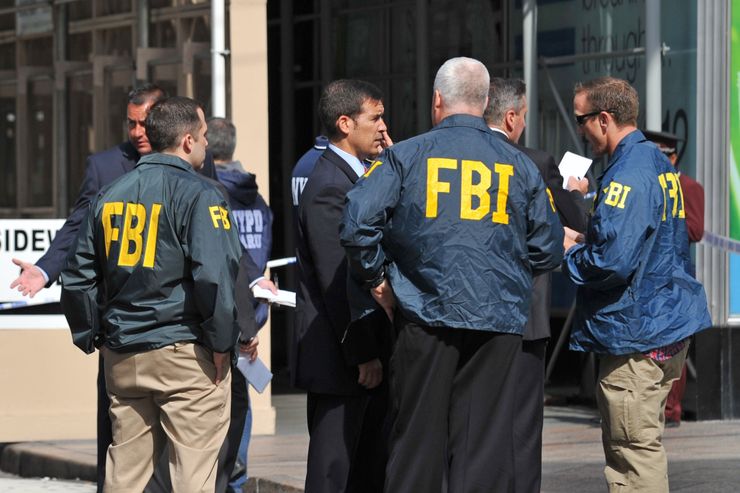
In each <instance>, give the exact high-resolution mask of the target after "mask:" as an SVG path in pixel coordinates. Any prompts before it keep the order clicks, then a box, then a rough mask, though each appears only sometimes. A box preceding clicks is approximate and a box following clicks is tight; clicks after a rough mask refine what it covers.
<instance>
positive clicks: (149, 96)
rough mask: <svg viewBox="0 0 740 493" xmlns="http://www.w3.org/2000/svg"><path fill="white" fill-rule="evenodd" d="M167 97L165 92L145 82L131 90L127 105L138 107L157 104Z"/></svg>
mask: <svg viewBox="0 0 740 493" xmlns="http://www.w3.org/2000/svg"><path fill="white" fill-rule="evenodd" d="M168 97H169V95H168V94H167V91H165V90H164V89H162V88H161V87H159V86H158V85H157V84H152V83H151V82H147V83H146V84H142V85H140V86H137V87H135V88H133V89H131V92H129V93H128V104H135V105H136V106H140V105H142V104H146V103H157V102H159V101H162V100H163V99H167V98H168Z"/></svg>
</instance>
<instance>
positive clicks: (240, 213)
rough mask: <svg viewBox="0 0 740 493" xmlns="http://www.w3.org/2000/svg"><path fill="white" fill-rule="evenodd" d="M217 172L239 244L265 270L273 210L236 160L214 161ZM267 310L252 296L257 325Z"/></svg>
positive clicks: (251, 175)
mask: <svg viewBox="0 0 740 493" xmlns="http://www.w3.org/2000/svg"><path fill="white" fill-rule="evenodd" d="M216 174H217V176H218V181H220V182H221V183H222V184H223V185H224V187H226V190H227V191H228V192H229V205H230V206H231V212H232V214H233V215H234V222H235V223H236V228H237V231H238V232H239V241H240V242H241V244H242V248H243V249H244V250H246V251H247V252H248V253H249V256H250V257H252V260H254V263H255V264H256V265H257V267H258V268H259V269H260V272H264V271H265V269H266V268H267V261H268V260H270V250H271V249H272V219H273V214H272V211H271V210H270V207H269V206H268V205H267V203H266V202H265V199H263V198H262V195H260V193H259V189H258V187H257V179H256V177H255V175H253V174H252V173H248V172H246V171H244V170H243V167H242V165H241V163H239V161H234V162H232V163H230V167H229V168H228V169H224V168H223V167H222V166H218V165H217V166H216ZM268 312H269V307H268V305H267V304H266V303H260V302H258V301H256V300H255V302H254V314H255V319H256V322H257V327H258V328H262V326H263V325H265V322H267V315H268Z"/></svg>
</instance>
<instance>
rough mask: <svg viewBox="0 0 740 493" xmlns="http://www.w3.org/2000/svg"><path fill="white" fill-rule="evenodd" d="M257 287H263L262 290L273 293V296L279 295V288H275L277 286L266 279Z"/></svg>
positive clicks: (259, 282)
mask: <svg viewBox="0 0 740 493" xmlns="http://www.w3.org/2000/svg"><path fill="white" fill-rule="evenodd" d="M257 286H259V287H261V288H262V289H267V290H269V291H271V292H272V294H275V295H276V294H278V290H277V286H275V284H273V282H272V281H271V280H269V279H268V278H266V277H264V278H262V279H260V280H259V281H257Z"/></svg>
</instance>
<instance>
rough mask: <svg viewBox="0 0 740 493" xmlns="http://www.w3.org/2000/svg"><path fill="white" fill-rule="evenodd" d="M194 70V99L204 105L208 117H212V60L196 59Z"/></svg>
mask: <svg viewBox="0 0 740 493" xmlns="http://www.w3.org/2000/svg"><path fill="white" fill-rule="evenodd" d="M193 68H194V71H193V78H194V81H193V82H194V84H193V85H194V87H193V97H194V98H195V100H196V101H199V102H200V103H201V104H202V105H203V107H204V108H205V113H206V115H211V114H212V113H213V112H212V110H213V108H212V106H211V103H212V101H211V87H212V85H213V84H212V82H211V59H210V58H208V57H206V58H201V57H196V59H195V61H194V64H193Z"/></svg>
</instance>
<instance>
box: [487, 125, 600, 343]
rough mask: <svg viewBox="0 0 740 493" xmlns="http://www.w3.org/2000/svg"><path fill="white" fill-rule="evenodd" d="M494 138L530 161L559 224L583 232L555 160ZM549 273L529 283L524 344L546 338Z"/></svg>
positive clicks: (575, 196) (574, 197) (578, 209)
mask: <svg viewBox="0 0 740 493" xmlns="http://www.w3.org/2000/svg"><path fill="white" fill-rule="evenodd" d="M493 133H494V134H495V135H496V136H497V137H498V138H500V139H501V140H503V141H504V142H507V143H508V144H510V145H512V146H514V147H516V148H517V149H519V150H520V151H522V152H523V153H524V154H526V155H527V157H529V159H531V160H532V161H533V162H534V164H535V165H537V169H538V170H540V175H542V180H543V181H544V182H545V185H547V188H548V189H549V190H550V193H551V194H552V198H553V201H554V202H555V209H556V210H557V212H558V217H559V218H560V222H561V223H562V224H563V225H564V226H568V227H569V228H571V229H574V230H576V231H580V232H584V231H585V230H586V214H585V212H584V210H583V207H582V206H581V204H580V203H579V201H581V202H582V201H583V200H582V199H581V198H580V194H579V193H578V192H568V191H567V190H565V189H564V188H563V177H562V176H561V175H560V171H559V170H558V167H557V165H556V164H555V159H554V158H553V157H552V156H551V155H550V154H548V153H546V152H544V151H539V150H537V149H530V148H529V147H524V146H521V145H519V144H516V143H514V142H511V141H510V140H509V139H507V138H506V136H505V135H504V134H502V133H501V132H496V131H494V132H493ZM550 285H551V275H550V273H549V272H548V273H546V274H541V275H539V276H535V277H534V279H533V280H532V302H531V305H530V307H529V318H528V320H527V325H526V327H525V328H524V340H535V339H544V338H546V337H550V297H551V288H550Z"/></svg>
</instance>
